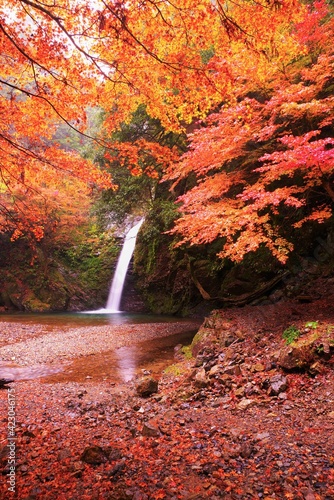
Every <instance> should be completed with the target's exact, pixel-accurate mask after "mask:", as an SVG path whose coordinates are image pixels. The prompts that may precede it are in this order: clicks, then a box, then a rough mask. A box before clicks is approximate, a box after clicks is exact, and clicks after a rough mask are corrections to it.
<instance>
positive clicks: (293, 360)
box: [278, 332, 320, 371]
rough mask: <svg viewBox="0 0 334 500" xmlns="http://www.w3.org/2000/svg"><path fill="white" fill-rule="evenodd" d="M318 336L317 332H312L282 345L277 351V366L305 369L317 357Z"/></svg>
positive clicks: (290, 369) (289, 369) (293, 369)
mask: <svg viewBox="0 0 334 500" xmlns="http://www.w3.org/2000/svg"><path fill="white" fill-rule="evenodd" d="M319 338H320V335H319V333H318V332H312V333H311V334H309V335H307V336H306V337H302V338H299V339H298V340H296V341H294V342H292V343H291V344H289V345H287V346H284V347H283V348H282V349H281V350H280V352H279V356H278V364H279V366H280V367H281V368H283V369H284V370H287V371H299V370H307V369H308V368H309V367H310V366H311V365H312V364H313V363H314V362H315V360H316V358H317V354H318V353H317V344H318V341H319Z"/></svg>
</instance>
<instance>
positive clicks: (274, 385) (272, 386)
mask: <svg viewBox="0 0 334 500" xmlns="http://www.w3.org/2000/svg"><path fill="white" fill-rule="evenodd" d="M287 388H288V383H287V379H286V377H284V375H274V376H273V377H271V379H270V380H269V391H268V392H269V395H270V396H277V395H278V394H280V393H281V392H284V391H286V390H287Z"/></svg>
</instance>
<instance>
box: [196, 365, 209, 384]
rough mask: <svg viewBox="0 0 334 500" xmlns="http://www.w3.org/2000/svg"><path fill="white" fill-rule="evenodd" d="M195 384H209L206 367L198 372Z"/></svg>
mask: <svg viewBox="0 0 334 500" xmlns="http://www.w3.org/2000/svg"><path fill="white" fill-rule="evenodd" d="M195 385H196V387H206V386H207V385H208V379H207V376H206V372H205V369H204V368H201V369H200V370H198V371H197V372H196V375H195Z"/></svg>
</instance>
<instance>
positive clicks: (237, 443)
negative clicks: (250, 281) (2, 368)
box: [0, 297, 334, 500]
mask: <svg viewBox="0 0 334 500" xmlns="http://www.w3.org/2000/svg"><path fill="white" fill-rule="evenodd" d="M291 325H293V326H294V327H295V328H296V329H298V330H299V332H300V337H301V339H303V338H307V337H308V336H309V335H310V334H313V330H317V331H318V332H319V333H320V334H321V335H325V336H326V338H327V339H329V340H330V339H331V335H332V333H331V332H332V331H333V330H332V326H334V314H333V313H332V311H331V298H330V297H328V298H327V299H326V300H320V301H318V302H314V303H312V304H301V303H297V302H296V303H292V302H290V303H282V304H274V305H269V306H262V307H260V306H257V307H245V308H242V309H235V310H233V309H229V310H226V311H225V312H221V311H217V312H216V313H214V314H212V315H211V316H210V318H209V319H207V320H205V322H204V324H203V327H202V329H201V331H202V333H203V332H204V334H205V335H204V337H206V340H202V339H203V337H201V338H200V339H199V341H198V343H197V348H196V349H195V354H196V357H195V358H193V359H190V360H187V359H184V360H182V356H181V354H180V351H178V354H177V356H178V358H180V359H181V361H180V362H178V363H177V364H175V366H174V367H173V368H172V369H171V370H168V373H165V374H163V375H158V374H156V373H153V374H152V376H153V377H155V378H158V379H159V388H158V392H157V393H154V394H152V395H151V396H149V397H146V398H143V397H140V396H139V395H138V394H137V392H136V384H137V381H136V380H134V381H133V382H131V383H128V384H126V385H125V384H123V385H115V384H112V383H111V382H110V381H108V380H107V379H106V380H104V381H94V379H87V381H85V382H56V379H52V377H51V378H45V379H42V378H41V379H35V380H28V381H19V382H15V383H14V384H11V387H13V388H14V389H15V395H16V419H17V422H16V436H17V439H16V495H17V496H16V497H15V496H14V495H12V497H13V498H19V499H20V500H21V499H26V500H28V499H43V500H44V499H51V500H53V499H57V500H62V499H64V500H65V499H66V500H67V499H83V500H85V499H87V500H88V499H96V500H99V499H115V500H117V499H118V500H122V499H132V500H141V499H142V500H144V499H146V500H155V499H187V500H195V499H197V500H200V499H206V498H208V499H216V498H224V499H249V500H255V499H263V500H271V499H293V500H297V499H304V500H330V499H332V498H333V497H334V468H333V466H334V433H333V429H334V384H333V382H334V376H333V361H332V358H333V356H331V353H329V354H328V355H327V356H326V355H323V352H322V351H321V348H319V349H318V352H317V353H316V355H317V359H316V360H311V361H312V362H311V361H310V360H308V361H310V363H311V364H312V366H313V369H311V368H310V367H309V366H308V368H306V369H303V370H302V371H300V372H288V373H286V372H284V371H283V369H282V368H281V367H280V366H279V363H278V361H279V352H281V349H282V348H284V347H285V345H286V343H285V341H284V339H282V332H283V331H284V330H285V329H286V328H287V327H288V326H291ZM305 325H309V326H305ZM222 339H225V340H224V342H222V341H221V340H222ZM226 339H227V340H226ZM319 345H320V344H319ZM321 345H323V344H321ZM321 345H320V347H321ZM325 347H326V343H325ZM314 363H317V364H316V365H315V366H314ZM312 370H313V372H312ZM275 377H276V379H275ZM273 380H278V381H282V380H283V382H284V381H285V382H284V384H283V385H281V386H280V388H279V389H277V390H276V391H275V390H273V388H272V383H273ZM0 398H1V407H2V408H4V409H5V411H4V412H2V414H1V423H2V426H1V447H2V449H1V455H0V456H1V471H2V475H1V476H0V479H1V483H2V490H1V492H2V493H1V494H2V496H1V498H11V493H10V492H8V489H7V488H8V483H6V481H7V479H8V449H7V441H8V429H7V416H6V407H7V406H8V401H7V398H8V391H7V390H6V389H3V390H1V391H0Z"/></svg>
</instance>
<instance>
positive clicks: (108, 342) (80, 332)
mask: <svg viewBox="0 0 334 500" xmlns="http://www.w3.org/2000/svg"><path fill="white" fill-rule="evenodd" d="M198 326H199V324H198V323H196V322H185V321H180V322H175V323H141V324H126V325H105V326H89V327H80V328H69V327H65V328H54V329H52V331H50V328H49V327H48V328H47V329H46V328H45V327H43V326H40V325H29V326H27V325H21V324H20V323H7V322H0V338H1V343H2V347H0V362H1V361H2V362H4V361H7V362H8V361H10V362H15V363H18V364H19V365H22V366H27V365H35V364H43V363H54V362H62V361H66V360H71V359H74V358H77V357H80V356H87V355H90V354H96V353H101V352H104V351H110V350H112V349H118V348H120V347H123V346H129V345H132V344H134V343H139V342H144V341H148V340H152V339H156V338H163V337H168V336H170V335H174V334H178V333H182V332H184V331H187V330H188V331H191V330H193V331H196V329H197V328H198ZM0 376H1V372H0Z"/></svg>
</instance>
